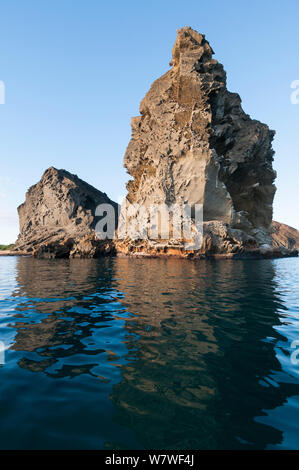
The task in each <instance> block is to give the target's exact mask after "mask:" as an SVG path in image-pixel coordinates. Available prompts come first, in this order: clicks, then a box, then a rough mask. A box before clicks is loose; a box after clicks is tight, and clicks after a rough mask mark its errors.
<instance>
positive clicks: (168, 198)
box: [124, 27, 276, 252]
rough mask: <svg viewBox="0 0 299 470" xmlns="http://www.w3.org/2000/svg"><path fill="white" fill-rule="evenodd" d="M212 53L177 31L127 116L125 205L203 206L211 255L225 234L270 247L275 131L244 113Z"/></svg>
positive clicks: (201, 39) (200, 39) (197, 37)
mask: <svg viewBox="0 0 299 470" xmlns="http://www.w3.org/2000/svg"><path fill="white" fill-rule="evenodd" d="M212 56H213V50H212V48H211V46H210V45H209V43H208V42H207V40H206V39H205V36H204V35H202V34H199V33H197V32H196V31H194V30H192V29H191V28H190V27H185V28H182V29H180V30H178V32H177V39H176V42H175V45H174V47H173V51H172V61H171V63H170V65H171V66H172V68H171V69H170V70H169V71H168V72H167V73H165V75H163V76H162V77H160V78H159V79H158V80H156V81H155V82H154V83H153V84H152V86H151V88H150V90H149V92H148V93H147V94H146V96H145V98H144V99H143V100H142V102H141V104H140V114H141V115H140V116H138V117H134V118H133V119H132V138H131V141H130V143H129V145H128V147H127V150H126V154H125V157H124V165H125V167H126V168H127V170H128V173H129V174H130V175H131V176H132V177H133V179H132V180H130V181H129V182H128V184H127V189H128V194H127V200H128V201H129V202H130V203H136V204H141V205H145V206H149V205H151V204H157V203H159V204H161V203H164V204H167V205H171V204H174V203H180V204H181V203H188V204H190V205H191V206H192V205H195V204H202V205H203V218H204V222H205V224H204V230H205V233H207V234H209V235H208V238H209V239H212V238H213V234H214V235H215V236H216V239H217V240H214V242H212V245H213V243H214V245H215V246H214V248H213V250H214V251H216V252H217V251H219V250H220V251H223V250H224V251H229V250H230V249H227V248H224V247H223V244H222V242H221V240H222V241H223V237H224V238H228V239H231V238H235V242H234V241H232V243H231V249H235V248H234V245H235V244H236V243H237V239H238V240H239V242H240V243H241V245H243V247H244V246H245V245H246V244H247V242H248V241H249V245H251V246H253V245H255V246H256V247H259V246H260V245H262V244H271V237H270V231H271V221H272V202H273V197H274V194H275V189H276V188H275V186H274V184H273V182H274V179H275V176H276V174H275V171H274V170H273V168H272V161H273V154H274V152H273V150H272V146H271V142H272V139H273V136H274V131H272V130H269V128H268V126H267V125H266V124H262V123H260V122H259V121H256V120H252V119H251V118H250V117H249V116H248V115H247V114H246V113H245V112H244V111H243V109H242V107H241V99H240V97H239V95H238V94H236V93H231V92H229V91H228V90H227V88H226V73H225V71H224V69H223V66H222V65H221V64H219V63H218V62H217V60H215V59H213V57H212ZM248 237H249V238H248ZM214 238H215V237H214ZM244 243H245V245H244ZM210 245H211V243H210ZM220 245H221V247H220ZM217 247H218V248H217ZM203 250H206V248H203Z"/></svg>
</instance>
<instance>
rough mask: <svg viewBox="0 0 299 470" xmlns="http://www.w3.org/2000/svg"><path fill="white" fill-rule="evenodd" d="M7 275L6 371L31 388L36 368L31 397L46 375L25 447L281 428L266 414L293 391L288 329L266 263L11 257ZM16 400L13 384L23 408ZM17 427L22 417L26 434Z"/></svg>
mask: <svg viewBox="0 0 299 470" xmlns="http://www.w3.org/2000/svg"><path fill="white" fill-rule="evenodd" d="M16 281H17V287H16V288H15V290H14V292H13V297H12V299H13V301H12V305H13V306H14V310H13V312H12V313H11V314H9V315H8V317H7V318H8V326H7V328H8V329H9V330H10V331H13V332H14V335H15V336H14V340H13V344H12V345H11V348H10V350H11V354H14V356H12V357H13V360H14V361H16V367H15V369H14V380H15V381H16V383H19V384H20V386H21V385H22V383H23V385H24V386H26V387H28V380H30V379H29V378H28V373H29V374H31V376H32V374H33V377H34V380H33V381H32V389H31V392H30V393H31V394H32V397H33V398H34V399H35V400H36V401H37V403H39V399H40V393H41V392H39V389H38V388H37V387H38V386H41V387H42V389H43V393H44V394H46V395H47V400H48V404H47V405H43V408H42V409H43V413H44V418H43V419H42V423H43V424H42V427H39V426H41V418H40V416H39V414H40V408H39V407H37V408H34V409H33V408H32V409H31V412H30V413H31V414H32V415H33V416H34V420H35V421H34V422H35V423H36V424H35V427H34V425H33V424H31V428H30V429H31V432H32V433H33V432H34V433H38V436H39V437H38V438H35V439H37V442H36V441H34V444H32V442H31V441H30V442H29V443H27V448H32V447H34V448H39V447H40V446H42V445H43V446H45V443H46V445H47V446H48V447H49V448H57V447H60V448H63V447H64V448H65V447H68V443H70V447H71V448H73V447H74V446H76V448H78V446H79V447H80V446H81V448H101V447H105V448H139V447H140V448H146V449H155V448H156V449H163V448H164V449H171V448H172V449H175V448H177V449H232V448H233V449H236V448H265V447H267V446H271V445H272V446H275V445H277V444H279V443H280V442H281V441H282V439H283V434H282V431H281V430H280V429H277V427H275V426H271V425H270V424H269V420H268V423H267V425H266V424H262V422H261V421H262V418H263V416H265V411H264V410H274V409H277V408H278V407H279V406H281V405H283V404H284V403H285V402H286V401H287V399H288V398H290V397H293V396H294V395H296V391H297V394H298V381H293V382H292V381H291V380H289V376H288V377H287V375H288V374H287V371H286V370H282V367H281V362H280V361H279V360H278V358H277V353H276V351H275V346H276V344H277V342H278V341H280V340H284V339H285V338H284V337H282V336H281V335H280V334H279V332H278V329H277V327H278V326H279V325H280V324H281V321H282V320H281V318H282V316H281V312H283V311H284V309H285V305H284V302H283V297H282V295H281V292H280V291H281V286H280V285H277V282H278V281H277V279H276V277H275V262H272V261H270V260H269V261H266V260H262V261H254V262H250V261H249V262H244V261H229V260H225V261H198V262H190V261H188V260H181V259H179V260H175V259H168V260H166V259H165V260H163V259H126V258H116V259H102V260H48V261H47V260H42V261H39V260H33V259H28V258H20V259H18V260H17V274H16ZM20 371H23V372H24V374H23V375H22V373H21V372H20ZM0 372H2V374H6V373H8V372H9V370H8V369H5V368H3V370H2V371H0ZM275 374H276V375H275ZM277 374H278V375H279V374H280V375H279V377H280V379H281V380H277V379H276V378H275V377H276V376H277ZM53 379H55V380H53ZM70 379H71V380H70ZM4 380H6V382H3V383H5V384H6V387H7V386H8V385H7V384H8V382H7V379H6V376H4ZM17 381H19V382H17ZM22 381H23V382H22ZM33 384H34V385H33ZM38 384H40V385H38ZM54 384H55V385H54ZM62 384H63V386H62ZM20 390H22V388H21V389H20ZM5 400H6V401H7V405H5V406H8V405H9V390H8V392H7V394H6V396H5ZM24 400H25V403H26V397H25V398H24V397H23V396H22V394H19V395H18V394H17V395H16V396H15V402H16V403H19V406H22V409H24V410H25V408H24V407H23V403H24ZM6 401H5V403H6ZM66 403H67V405H66ZM57 407H59V408H57ZM4 409H6V408H4ZM53 409H54V411H53ZM57 409H59V414H57ZM65 410H67V411H65ZM24 413H25V412H24ZM26 413H27V412H26ZM26 413H25V415H24V416H27V415H26ZM53 413H54V414H53ZM18 419H19V415H18V416H17V410H16V416H15V420H18ZM7 420H9V421H7V422H10V423H11V422H13V420H14V418H13V417H12V415H11V413H10V414H9V415H7ZM3 422H4V423H5V422H6V421H5V420H4V421H3ZM18 422H19V421H18ZM45 423H47V424H45ZM58 423H59V432H58ZM26 426H27V425H26V419H25V417H24V419H23V420H22V431H21V428H20V429H19V435H20V436H26V437H24V438H23V437H21V439H27V436H30V433H29V432H28V430H27V427H26ZM55 433H57V435H56V434H55ZM6 435H7V432H6ZM13 435H14V434H13V431H12V432H11V436H13ZM98 436H99V437H100V438H99V437H98ZM10 439H13V438H12V437H11V438H10ZM28 439H29V438H28ZM16 447H18V445H16Z"/></svg>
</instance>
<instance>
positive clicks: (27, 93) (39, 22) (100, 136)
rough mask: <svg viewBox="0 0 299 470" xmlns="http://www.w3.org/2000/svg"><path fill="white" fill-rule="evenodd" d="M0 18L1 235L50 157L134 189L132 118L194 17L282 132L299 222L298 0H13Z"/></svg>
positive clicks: (292, 211) (279, 163)
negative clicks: (294, 97) (0, 91)
mask: <svg viewBox="0 0 299 470" xmlns="http://www.w3.org/2000/svg"><path fill="white" fill-rule="evenodd" d="M0 18H1V27H0V80H2V81H3V82H4V83H5V86H6V103H5V104H3V105H0V155H1V166H0V243H9V242H13V241H15V239H16V237H17V233H18V217H17V212H16V207H17V206H18V205H19V204H20V203H22V202H23V201H24V196H25V192H26V190H27V189H28V187H29V186H31V185H32V184H34V183H36V182H37V181H38V180H39V179H40V177H41V175H42V173H43V172H44V170H45V169H46V168H48V167H49V166H52V165H53V166H55V167H57V168H65V169H67V170H69V171H71V172H72V173H76V174H77V175H78V176H79V177H81V178H82V179H84V180H86V181H87V182H89V183H90V184H92V185H94V186H96V187H97V188H98V189H100V190H101V191H104V192H106V193H107V194H108V195H109V196H110V197H111V198H112V199H114V200H116V199H118V197H119V196H121V195H123V194H125V182H126V181H127V179H128V175H127V174H126V172H125V170H124V168H123V166H122V165H123V155H124V152H125V149H126V146H127V144H128V142H129V139H130V119H131V117H132V116H135V115H138V108H139V103H140V100H141V99H142V98H143V96H144V94H145V93H146V92H147V90H148V88H149V86H150V84H151V83H152V82H153V80H154V79H156V78H158V77H159V76H160V75H161V74H163V73H164V72H166V71H167V70H168V68H169V65H168V64H169V61H170V58H171V48H172V46H173V43H174V41H175V38H176V30H177V29H178V28H180V27H183V26H191V27H192V28H194V29H196V30H198V31H199V32H201V33H204V34H206V37H207V39H208V40H209V42H210V44H211V46H212V47H213V49H214V51H215V57H216V58H217V59H218V60H219V61H220V62H222V63H223V64H224V68H225V70H226V71H227V75H228V88H229V90H231V91H234V92H238V93H239V94H240V96H241V98H242V101H243V107H244V110H245V111H246V112H247V113H248V114H250V115H251V117H253V118H256V119H259V120H261V121H263V122H266V123H267V124H268V125H269V126H270V128H272V129H275V130H276V132H277V133H276V137H275V141H274V149H275V151H276V156H275V162H274V167H275V169H276V170H277V173H278V178H277V181H276V185H277V188H278V190H277V193H276V197H275V203H274V218H275V219H276V220H279V221H281V222H285V223H287V224H289V225H292V226H294V227H296V228H299V213H298V208H297V203H298V199H299V197H298V196H299V190H298V187H299V180H298V169H299V145H298V143H299V142H298V140H299V104H297V105H295V104H291V100H290V95H291V92H292V89H291V83H292V82H293V81H294V80H299V49H298V44H299V1H298V0H284V1H282V0H250V1H249V0H248V1H240V0H236V1H235V0H225V1H223V0H204V1H202V0H196V1H194V0H184V1H183V0H180V1H177V0H159V1H158V0H150V1H147V2H146V1H142V0H139V1H135V0H128V1H120V0H114V1H110V2H108V1H102V0H84V1H83V0H26V1H25V0H2V1H1V2H0Z"/></svg>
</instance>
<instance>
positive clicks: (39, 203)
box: [15, 167, 117, 257]
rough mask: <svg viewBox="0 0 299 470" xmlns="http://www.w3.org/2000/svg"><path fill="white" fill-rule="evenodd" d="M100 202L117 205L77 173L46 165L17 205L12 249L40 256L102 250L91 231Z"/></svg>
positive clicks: (67, 254) (69, 254) (92, 252)
mask: <svg viewBox="0 0 299 470" xmlns="http://www.w3.org/2000/svg"><path fill="white" fill-rule="evenodd" d="M103 203H108V204H111V205H112V206H113V207H115V209H117V204H116V203H115V202H113V201H111V200H110V199H109V198H108V196H107V195H106V194H105V193H102V192H101V191H99V190H97V189H95V188H94V187H93V186H91V185H89V184H88V183H85V181H83V180H81V179H80V178H78V176H76V175H73V174H71V173H69V172H68V171H66V170H57V169H56V168H54V167H51V168H48V169H47V170H46V171H45V172H44V174H43V176H42V178H41V180H40V181H39V182H38V183H37V184H35V185H34V186H32V187H31V188H29V190H28V191H27V193H26V200H25V202H24V203H23V204H21V205H20V206H19V207H18V213H19V223H20V235H19V237H18V240H17V242H16V244H15V249H17V250H20V251H25V252H26V251H27V252H32V254H34V255H36V256H44V257H68V256H77V255H78V256H81V255H83V254H85V256H87V257H88V256H90V257H92V256H94V255H95V254H96V253H97V252H101V251H103V250H104V246H103V243H100V240H98V239H97V237H96V236H95V233H94V229H95V225H96V217H95V209H96V207H97V206H98V205H99V204H103ZM106 248H107V247H106ZM107 251H108V252H109V251H110V248H109V249H108V250H107Z"/></svg>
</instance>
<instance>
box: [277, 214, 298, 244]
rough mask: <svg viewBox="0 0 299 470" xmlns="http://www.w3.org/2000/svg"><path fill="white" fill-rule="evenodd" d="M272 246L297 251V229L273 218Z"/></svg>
mask: <svg viewBox="0 0 299 470" xmlns="http://www.w3.org/2000/svg"><path fill="white" fill-rule="evenodd" d="M272 230H273V232H272V246H273V247H274V248H281V247H283V248H286V249H287V250H291V251H293V250H297V251H299V230H296V229H295V228H293V227H290V226H289V225H286V224H281V223H280V222H276V221H275V220H273V222H272Z"/></svg>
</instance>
